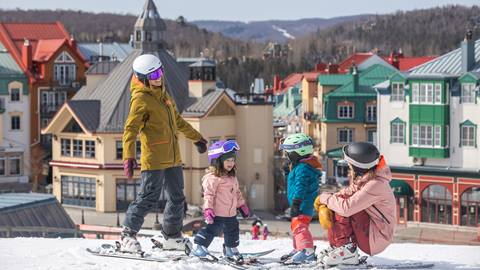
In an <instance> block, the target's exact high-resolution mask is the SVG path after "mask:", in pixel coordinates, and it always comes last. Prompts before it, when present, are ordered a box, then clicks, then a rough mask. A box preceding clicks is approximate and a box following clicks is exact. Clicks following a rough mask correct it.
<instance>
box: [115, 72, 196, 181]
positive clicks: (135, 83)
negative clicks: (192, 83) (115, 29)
mask: <svg viewBox="0 0 480 270" xmlns="http://www.w3.org/2000/svg"><path fill="white" fill-rule="evenodd" d="M130 91H131V94H132V97H131V99H130V112H129V114H128V117H127V120H126V121H125V129H124V132H123V160H125V159H128V158H135V142H136V140H137V135H138V133H140V142H141V151H142V155H141V159H140V163H141V167H142V168H141V170H142V171H145V170H161V169H166V168H171V167H177V166H181V165H182V160H181V157H180V150H179V147H178V136H177V133H178V131H180V132H182V133H183V134H184V135H185V137H187V138H188V139H190V140H192V141H194V142H197V141H199V140H200V139H201V138H202V135H201V134H200V133H199V132H198V131H196V130H195V129H194V128H193V127H192V126H191V125H190V124H189V123H188V122H187V121H185V120H184V119H183V118H182V117H181V116H180V114H179V113H178V111H177V109H176V106H175V104H174V102H173V100H172V98H171V97H170V96H169V95H168V93H167V91H166V89H165V87H153V86H150V87H148V86H145V85H144V84H143V83H141V82H140V81H139V80H138V79H137V78H135V77H134V76H133V77H132V81H131V86H130Z"/></svg>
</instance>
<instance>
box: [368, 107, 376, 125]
mask: <svg viewBox="0 0 480 270" xmlns="http://www.w3.org/2000/svg"><path fill="white" fill-rule="evenodd" d="M367 122H377V105H375V104H371V105H367Z"/></svg>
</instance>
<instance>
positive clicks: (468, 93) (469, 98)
mask: <svg viewBox="0 0 480 270" xmlns="http://www.w3.org/2000/svg"><path fill="white" fill-rule="evenodd" d="M461 102H462V103H473V102H475V84H473V83H463V84H462V97H461Z"/></svg>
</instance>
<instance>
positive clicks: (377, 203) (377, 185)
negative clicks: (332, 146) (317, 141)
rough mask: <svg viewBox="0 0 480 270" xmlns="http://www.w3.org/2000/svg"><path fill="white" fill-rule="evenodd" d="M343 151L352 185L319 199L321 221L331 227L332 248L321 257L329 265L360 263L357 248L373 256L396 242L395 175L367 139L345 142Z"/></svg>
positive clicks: (322, 195) (317, 207) (325, 225)
mask: <svg viewBox="0 0 480 270" xmlns="http://www.w3.org/2000/svg"><path fill="white" fill-rule="evenodd" d="M343 153H344V159H345V160H346V161H347V162H348V164H349V167H350V171H349V173H350V177H351V180H350V185H349V186H348V187H346V188H344V189H342V190H340V191H339V192H337V193H334V194H331V193H322V194H320V196H318V197H317V199H316V200H315V209H317V211H318V213H319V219H320V223H321V225H322V227H324V228H329V229H328V240H329V242H330V247H329V248H327V249H325V250H323V251H322V252H321V253H320V256H319V260H320V261H321V262H322V263H323V264H325V265H328V266H333V265H338V264H358V263H359V260H358V257H359V256H358V250H357V247H358V248H360V249H361V250H362V251H363V252H365V253H367V254H369V255H375V254H378V253H380V252H382V251H383V250H384V249H385V248H386V247H387V246H388V245H390V243H391V242H392V239H393V234H394V231H395V225H396V202H395V197H394V195H393V192H392V189H391V187H390V184H389V182H390V180H391V178H392V177H391V172H390V168H389V167H388V166H387V164H386V162H385V159H384V157H383V156H381V155H380V154H379V152H378V149H377V148H376V147H375V146H374V145H373V144H370V143H366V142H358V143H351V144H349V145H345V146H344V147H343ZM332 212H333V213H332Z"/></svg>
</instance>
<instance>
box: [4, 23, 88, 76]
mask: <svg viewBox="0 0 480 270" xmlns="http://www.w3.org/2000/svg"><path fill="white" fill-rule="evenodd" d="M25 39H28V40H29V42H30V45H31V47H32V60H33V61H36V62H45V61H48V60H50V58H51V57H52V56H53V54H55V53H56V52H57V51H58V49H59V48H60V47H61V46H62V45H63V44H66V45H67V46H70V47H71V46H72V45H71V44H70V42H69V41H70V35H69V33H68V32H67V30H65V27H64V26H63V24H62V23H61V22H58V21H57V22H53V23H0V41H1V42H2V43H3V44H4V45H5V47H6V48H7V50H8V51H9V52H10V53H11V54H12V56H13V58H14V59H15V60H16V62H17V64H18V65H19V66H20V67H22V69H23V70H24V71H25V72H27V74H29V77H30V76H31V74H30V71H28V70H27V68H26V67H25V65H24V64H23V62H22V48H23V44H24V40H25ZM72 50H73V51H74V53H76V55H77V56H78V57H79V58H80V59H82V60H83V61H84V63H85V59H84V58H83V56H82V54H81V53H80V52H79V50H78V48H76V49H73V48H72Z"/></svg>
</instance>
